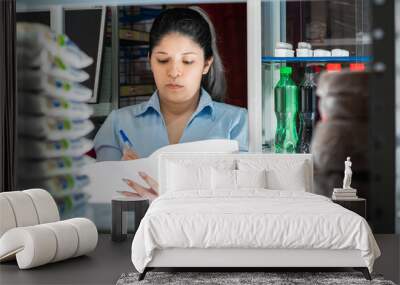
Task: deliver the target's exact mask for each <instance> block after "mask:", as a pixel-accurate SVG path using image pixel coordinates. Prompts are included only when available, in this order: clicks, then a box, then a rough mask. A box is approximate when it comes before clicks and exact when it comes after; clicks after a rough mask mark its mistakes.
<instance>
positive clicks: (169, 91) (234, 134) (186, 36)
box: [94, 8, 248, 195]
mask: <svg viewBox="0 0 400 285" xmlns="http://www.w3.org/2000/svg"><path fill="white" fill-rule="evenodd" d="M149 60H150V66H151V70H152V73H153V76H154V80H155V83H156V86H157V90H156V92H154V94H153V95H152V96H151V97H150V99H149V100H148V101H147V102H144V103H141V104H138V105H133V106H128V107H125V108H122V109H119V110H115V111H113V112H112V113H111V114H110V115H109V116H108V118H107V120H106V121H105V122H104V124H103V125H102V127H101V128H100V130H99V132H98V133H97V135H96V137H95V140H94V143H95V150H96V154H97V160H98V161H104V160H121V159H122V160H129V159H137V158H143V157H147V156H149V155H150V154H151V153H153V152H154V151H156V150H157V149H158V148H160V147H163V146H165V145H168V144H176V143H182V142H192V141H199V140H205V139H232V140H237V141H238V143H239V148H240V150H241V151H247V150H248V125H247V124H248V119H247V111H246V109H244V108H239V107H236V106H232V105H228V104H224V103H220V102H218V101H221V100H223V98H224V96H225V90H226V81H225V75H224V68H223V65H222V62H221V58H220V56H219V53H218V49H217V46H216V38H215V32H214V27H213V25H212V23H211V21H210V20H209V18H208V16H207V15H206V14H205V12H203V11H202V10H200V9H188V8H175V9H168V10H165V11H163V12H162V13H161V14H160V15H159V16H158V17H157V18H156V19H155V21H154V23H153V26H152V28H151V31H150V40H149ZM121 130H122V133H124V134H125V135H124V134H122V135H121ZM124 136H126V138H125V141H127V140H129V144H130V145H131V147H130V148H126V147H124V145H125V144H124V141H123V137H124ZM141 177H142V178H143V179H144V180H145V181H146V182H147V184H149V187H150V188H144V187H141V186H140V185H139V184H137V183H135V182H133V181H131V180H127V181H126V182H127V183H128V185H130V186H131V187H132V188H133V189H135V190H136V192H137V193H144V194H146V193H147V194H148V193H152V195H155V194H156V192H155V191H154V190H155V189H154V188H156V184H155V183H156V181H154V180H153V179H152V178H150V177H148V176H147V175H146V174H145V173H142V174H141ZM138 188H140V189H138ZM141 190H150V192H149V191H146V192H143V191H141ZM132 195H134V194H132Z"/></svg>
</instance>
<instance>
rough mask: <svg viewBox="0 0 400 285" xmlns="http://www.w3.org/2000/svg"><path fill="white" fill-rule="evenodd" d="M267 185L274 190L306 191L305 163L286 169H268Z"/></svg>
mask: <svg viewBox="0 0 400 285" xmlns="http://www.w3.org/2000/svg"><path fill="white" fill-rule="evenodd" d="M267 181H268V183H267V186H268V188H269V189H273V190H288V191H306V187H307V181H306V177H305V167H304V163H299V164H297V165H296V167H294V168H291V169H288V170H286V171H284V170H279V169H271V170H268V171H267Z"/></svg>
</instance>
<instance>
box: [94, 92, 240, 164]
mask: <svg viewBox="0 0 400 285" xmlns="http://www.w3.org/2000/svg"><path fill="white" fill-rule="evenodd" d="M120 130H123V131H124V132H125V133H126V135H127V136H128V138H129V140H130V141H131V143H132V144H133V150H134V151H135V152H136V153H137V154H138V155H139V156H140V157H141V158H143V157H147V156H149V155H150V154H152V153H153V152H154V151H156V150H157V149H159V148H161V147H163V146H166V145H168V144H169V139H168V132H167V128H166V126H165V122H164V117H163V115H162V113H161V111H160V101H159V98H158V94H157V92H155V93H154V94H153V95H152V96H151V97H150V99H149V100H148V101H147V102H143V103H140V104H137V105H133V106H128V107H124V108H121V109H119V110H114V111H112V112H111V114H110V115H109V116H108V117H107V119H106V121H105V122H104V124H103V125H102V126H101V128H100V130H99V131H98V133H97V134H96V137H95V139H94V147H95V150H96V154H97V160H98V161H104V160H120V159H121V157H122V150H123V145H124V143H123V140H122V138H121V136H120V133H119V131H120ZM206 139H231V140H237V141H238V143H239V148H240V151H248V118H247V110H246V109H244V108H240V107H236V106H232V105H228V104H224V103H219V102H214V101H213V100H212V99H211V96H210V95H209V94H208V93H207V92H206V91H205V90H204V89H202V92H201V96H200V100H199V104H198V106H197V109H196V111H195V112H194V113H193V115H192V117H191V118H190V120H189V121H188V123H187V125H186V127H185V129H184V131H183V134H182V137H181V138H180V141H179V142H180V143H183V142H193V141H199V140H206Z"/></svg>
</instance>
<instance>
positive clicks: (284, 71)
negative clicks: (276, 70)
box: [280, 66, 292, 74]
mask: <svg viewBox="0 0 400 285" xmlns="http://www.w3.org/2000/svg"><path fill="white" fill-rule="evenodd" d="M280 71H281V74H292V68H291V67H290V66H282V67H281V70H280Z"/></svg>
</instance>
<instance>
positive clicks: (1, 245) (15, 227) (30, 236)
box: [0, 189, 98, 269]
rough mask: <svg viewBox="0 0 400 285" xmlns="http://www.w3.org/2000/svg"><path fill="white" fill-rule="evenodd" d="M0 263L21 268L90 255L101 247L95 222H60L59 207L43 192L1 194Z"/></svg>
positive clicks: (71, 220)
mask: <svg viewBox="0 0 400 285" xmlns="http://www.w3.org/2000/svg"><path fill="white" fill-rule="evenodd" d="M0 214H1V215H0V262H1V261H6V260H10V259H15V258H16V259H17V262H18V266H19V268H21V269H27V268H32V267H36V266H40V265H43V264H46V263H49V262H57V261H60V260H64V259H67V258H71V257H76V256H79V255H83V254H86V253H88V252H90V251H92V250H93V249H94V248H95V247H96V245H97V239H98V233H97V229H96V226H95V225H94V224H93V222H92V221H90V220H88V219H85V218H75V219H70V220H65V221H59V220H60V216H59V213H58V209H57V205H56V203H55V201H54V199H53V198H52V197H51V195H50V194H49V193H48V192H47V191H45V190H43V189H30V190H25V191H13V192H3V193H0Z"/></svg>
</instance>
